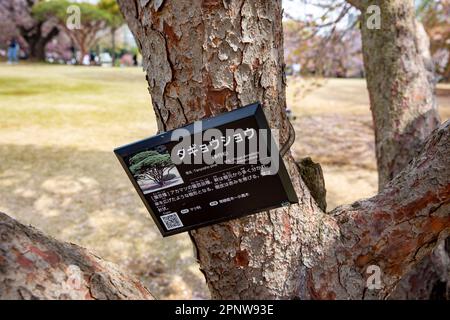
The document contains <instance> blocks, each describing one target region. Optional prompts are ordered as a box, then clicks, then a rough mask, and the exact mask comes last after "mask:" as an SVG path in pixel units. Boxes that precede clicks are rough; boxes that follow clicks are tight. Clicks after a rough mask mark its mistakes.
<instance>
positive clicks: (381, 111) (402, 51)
mask: <svg viewBox="0 0 450 320" xmlns="http://www.w3.org/2000/svg"><path fill="white" fill-rule="evenodd" d="M348 2H350V3H352V4H353V5H354V6H356V7H357V8H359V9H360V10H361V35H362V43H363V56H364V67H365V70H366V75H367V88H368V90H369V96H370V106H371V111H372V116H373V120H374V128H375V145H376V155H377V164H378V177H379V179H378V180H379V181H378V182H379V188H380V189H382V188H383V187H384V186H385V185H386V184H387V183H388V182H389V181H390V180H391V179H392V178H393V177H395V176H396V175H397V174H398V173H399V172H400V171H401V170H402V169H403V168H404V167H405V166H406V165H407V164H408V162H409V161H410V160H411V159H412V158H413V157H414V156H415V155H416V154H417V153H418V152H419V150H420V149H421V148H422V144H423V142H424V140H425V139H426V138H427V137H428V135H429V134H430V133H431V132H432V131H433V130H434V129H435V128H437V127H438V125H439V115H438V112H437V106H436V101H435V100H436V99H435V95H434V87H435V84H434V81H435V75H434V65H433V62H432V59H431V55H430V50H429V46H430V44H429V39H428V36H427V34H426V32H425V30H424V29H423V26H422V25H421V24H420V23H419V22H417V21H416V17H415V10H414V3H413V1H406V0H405V1H386V0H378V1H366V0H359V1H348ZM373 5H376V6H378V7H379V9H380V26H379V28H373V25H371V24H370V23H369V19H370V18H371V17H372V16H373V15H374V11H369V10H368V7H369V6H373ZM438 252H440V255H438ZM425 259H426V261H423V262H422V263H421V265H420V266H419V269H418V270H417V272H415V271H414V270H412V271H411V272H410V273H409V274H408V276H407V277H405V279H404V281H403V284H402V285H400V286H399V288H398V292H397V293H396V296H397V297H401V296H402V297H409V298H413V297H415V298H416V299H426V298H429V297H431V295H432V291H433V290H434V289H433V288H434V287H436V286H440V285H441V283H442V281H443V280H442V281H441V279H445V278H446V277H447V276H446V273H447V271H446V270H445V271H444V272H443V273H442V272H440V271H439V270H440V269H442V268H439V267H438V266H439V265H441V264H445V262H444V261H446V260H448V254H447V253H446V252H445V251H443V252H441V251H436V252H435V253H434V256H433V257H429V256H428V257H425ZM432 261H434V263H433V262H432ZM439 261H440V262H439ZM447 264H448V262H447ZM435 265H436V267H435ZM425 266H427V267H428V268H425ZM444 269H446V268H444ZM431 274H435V275H434V276H433V277H431V276H430V275H431ZM432 278H435V280H431V279H432ZM429 281H432V282H431V283H430V282H429ZM444 286H446V285H445V284H444ZM418 288H420V289H418ZM426 288H428V289H426ZM449 288H450V285H449ZM400 291H403V292H402V293H401V292H400ZM413 291H415V292H416V293H417V294H416V295H414V294H413V293H412V292H413Z"/></svg>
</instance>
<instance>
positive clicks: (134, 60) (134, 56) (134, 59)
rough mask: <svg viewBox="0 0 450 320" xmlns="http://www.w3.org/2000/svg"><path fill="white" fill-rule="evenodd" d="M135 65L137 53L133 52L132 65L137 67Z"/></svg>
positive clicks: (136, 63)
mask: <svg viewBox="0 0 450 320" xmlns="http://www.w3.org/2000/svg"><path fill="white" fill-rule="evenodd" d="M137 65H138V61H137V54H136V53H135V54H134V55H133V66H135V67H137Z"/></svg>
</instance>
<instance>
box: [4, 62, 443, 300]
mask: <svg viewBox="0 0 450 320" xmlns="http://www.w3.org/2000/svg"><path fill="white" fill-rule="evenodd" d="M319 85H320V87H318V88H317V87H316V86H314V85H313V84H312V82H311V81H309V82H306V87H307V88H311V89H313V90H311V91H310V92H309V91H307V90H304V88H305V86H304V84H303V83H301V82H299V81H294V80H293V79H290V80H289V87H288V105H289V106H290V107H291V108H292V109H293V111H294V113H295V114H296V115H297V116H299V117H298V119H297V120H296V121H295V122H294V126H295V127H296V130H297V139H296V143H295V145H294V148H293V152H294V154H295V156H296V157H305V156H312V157H313V159H314V160H316V161H319V162H321V163H322V164H323V167H324V172H325V180H326V184H327V189H328V201H329V207H330V209H331V208H332V207H334V206H336V205H338V204H341V203H347V202H350V201H354V200H356V199H358V198H361V197H365V196H370V195H371V194H373V193H375V192H376V172H375V157H374V153H373V135H372V129H371V120H370V113H369V106H368V98H367V91H366V89H365V82H364V80H337V79H331V80H321V81H319ZM439 90H441V91H442V92H441V93H442V94H441V95H440V97H439V101H440V103H441V106H442V108H441V111H442V115H443V118H448V117H449V115H450V112H449V110H450V95H448V94H447V93H448V92H450V86H448V85H447V86H440V88H439ZM304 92H309V94H307V95H306V96H305V94H304ZM0 115H1V117H0V155H1V161H0V199H1V201H0V211H3V212H5V213H7V214H9V215H11V216H13V217H15V218H17V219H18V220H20V221H22V222H24V223H27V224H32V225H34V226H36V227H38V228H39V229H42V230H44V231H45V232H47V233H49V234H51V235H53V236H55V237H56V238H58V239H62V240H65V241H70V242H74V243H77V244H80V245H82V246H85V247H87V248H89V249H91V250H94V251H95V252H97V253H98V254H99V255H100V256H102V257H104V258H106V259H108V260H111V261H114V262H116V263H118V264H120V265H122V266H124V267H125V268H128V269H129V270H130V271H131V272H134V273H136V274H138V275H139V276H140V277H141V278H142V279H143V281H144V282H145V283H146V284H147V285H148V287H149V288H150V290H151V291H152V292H154V293H155V294H156V295H157V296H158V297H160V298H185V299H189V298H202V297H203V298H204V297H206V296H207V294H206V288H205V284H204V281H203V276H202V275H201V274H200V272H199V271H198V268H197V266H196V264H195V261H194V259H193V257H192V248H191V244H190V240H189V238H188V237H187V236H186V235H185V234H183V235H177V236H174V237H170V238H166V239H164V240H163V239H162V238H161V236H160V235H159V232H158V230H157V228H156V227H155V226H154V224H153V222H152V220H151V218H150V216H149V214H148V213H147V211H146V209H145V208H144V206H143V204H142V203H141V201H140V199H139V197H138V196H137V195H136V193H135V192H134V189H133V187H132V186H131V183H130V182H129V180H128V178H127V177H126V175H125V173H124V172H123V169H122V168H121V166H120V165H119V162H118V161H117V159H116V158H115V156H114V154H113V152H112V150H113V149H114V148H115V147H117V146H120V145H123V144H126V143H129V142H132V141H135V140H138V139H142V138H144V137H147V136H150V135H153V134H154V133H155V132H156V130H157V128H156V122H155V117H154V113H153V110H152V107H151V102H150V96H149V94H148V91H147V84H146V81H145V76H144V74H143V72H142V71H141V70H140V69H138V68H126V69H120V68H114V69H112V68H96V67H78V66H77V67H74V66H50V65H29V64H24V65H19V66H7V65H5V64H2V65H0Z"/></svg>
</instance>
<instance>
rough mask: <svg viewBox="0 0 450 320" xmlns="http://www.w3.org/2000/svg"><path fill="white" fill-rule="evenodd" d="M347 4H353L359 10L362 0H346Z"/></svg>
mask: <svg viewBox="0 0 450 320" xmlns="http://www.w3.org/2000/svg"><path fill="white" fill-rule="evenodd" d="M346 1H347V2H348V3H349V4H351V5H352V6H354V7H355V8H356V9H359V10H361V9H362V6H363V4H362V0H346Z"/></svg>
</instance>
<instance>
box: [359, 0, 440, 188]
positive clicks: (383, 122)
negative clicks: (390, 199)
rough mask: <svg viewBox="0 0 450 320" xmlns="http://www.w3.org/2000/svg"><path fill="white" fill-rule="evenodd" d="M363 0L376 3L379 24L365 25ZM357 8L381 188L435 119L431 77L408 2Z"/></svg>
mask: <svg viewBox="0 0 450 320" xmlns="http://www.w3.org/2000/svg"><path fill="white" fill-rule="evenodd" d="M369 5H378V6H379V7H380V10H381V11H380V12H381V25H380V29H373V28H371V23H370V21H368V20H369V17H370V16H371V15H372V14H371V13H370V12H369V13H368V12H367V7H368V6H369ZM360 8H361V11H362V13H363V14H362V15H361V17H362V21H361V36H362V45H363V57H364V67H365V70H366V75H367V87H368V90H369V97H370V108H371V111H372V116H373V121H374V128H375V146H376V155H377V162H378V184H379V188H380V189H382V188H383V187H384V186H385V185H386V183H387V182H388V181H390V180H391V179H392V178H393V177H395V176H396V175H397V174H398V173H399V172H400V171H401V170H402V169H403V168H404V167H405V166H406V165H407V164H408V162H409V161H410V160H411V159H412V158H413V157H414V156H416V155H417V153H418V152H419V151H420V149H421V147H422V145H423V142H424V140H425V139H426V138H427V137H428V136H429V134H430V133H431V132H432V131H433V130H434V129H436V128H437V127H438V126H439V123H440V121H439V115H438V112H437V106H436V99H435V96H434V77H433V76H430V70H429V64H428V63H426V60H425V59H424V56H429V55H430V54H429V48H428V47H429V43H427V42H428V41H427V39H424V37H426V35H424V34H423V29H421V26H420V25H418V24H417V23H416V18H415V10H414V2H413V1H409V0H401V1H386V0H378V1H362V5H361V7H360ZM424 42H425V43H424ZM427 67H428V68H427ZM431 72H432V71H431Z"/></svg>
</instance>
